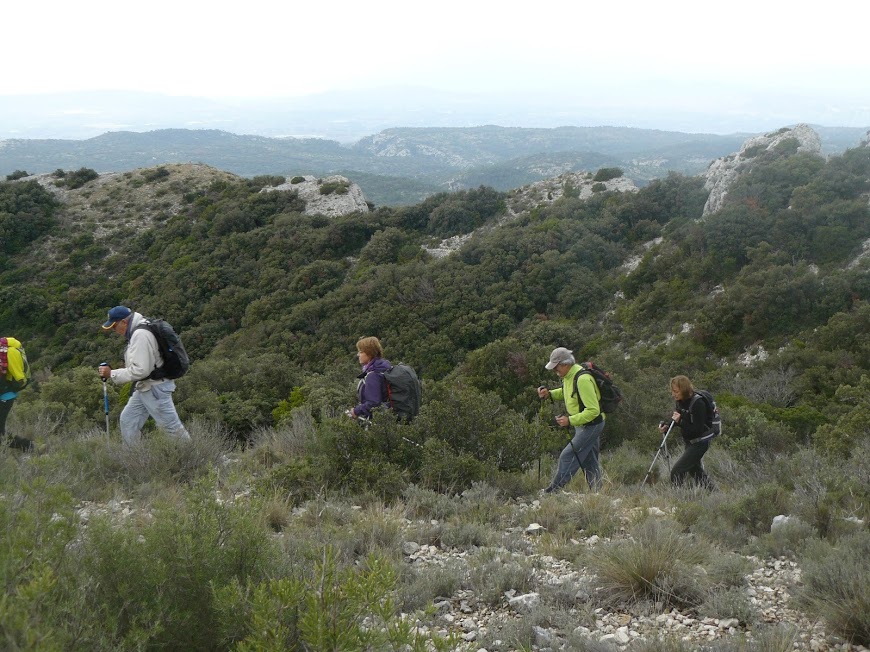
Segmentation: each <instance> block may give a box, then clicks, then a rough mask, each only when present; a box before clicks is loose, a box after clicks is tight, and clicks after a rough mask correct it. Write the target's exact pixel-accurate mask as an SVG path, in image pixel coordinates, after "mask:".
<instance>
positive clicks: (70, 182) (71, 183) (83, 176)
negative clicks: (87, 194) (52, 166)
mask: <svg viewBox="0 0 870 652" xmlns="http://www.w3.org/2000/svg"><path fill="white" fill-rule="evenodd" d="M99 176H100V175H99V174H97V171H96V170H92V169H91V168H79V169H78V170H74V171H72V172H67V173H66V174H65V175H64V176H63V185H64V186H66V187H67V188H69V189H70V190H75V189H76V188H81V187H82V186H83V185H85V184H86V183H87V182H88V181H93V180H94V179H96V178H98V177H99ZM58 185H61V183H60V182H58Z"/></svg>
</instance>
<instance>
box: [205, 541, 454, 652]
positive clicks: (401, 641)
mask: <svg viewBox="0 0 870 652" xmlns="http://www.w3.org/2000/svg"><path fill="white" fill-rule="evenodd" d="M397 579H398V578H397V575H396V573H395V570H394V569H393V567H392V565H391V564H390V563H389V562H385V561H384V560H382V559H380V558H378V557H375V556H372V557H370V558H368V559H366V560H365V563H364V564H362V565H360V566H359V567H358V568H354V567H341V566H340V565H339V563H338V562H337V560H336V557H335V555H334V554H333V553H332V552H331V551H330V550H329V549H328V548H327V549H326V551H325V553H324V555H323V559H322V561H320V562H319V563H318V565H317V567H316V568H315V569H314V572H313V574H312V576H310V577H305V578H302V579H298V578H278V579H273V580H271V581H269V582H262V583H260V584H256V585H255V584H251V583H250V582H249V583H247V584H244V583H242V582H235V583H233V584H230V585H227V586H225V587H220V588H219V589H218V590H217V592H216V596H215V602H216V604H217V608H218V610H219V612H220V613H221V614H223V615H224V617H225V618H224V619H223V620H222V622H223V624H222V626H221V630H222V633H223V638H224V639H225V640H228V641H231V642H232V641H235V642H236V645H235V648H234V649H236V650H239V652H254V651H260V650H347V651H348V652H363V651H365V650H373V649H378V650H380V649H404V646H408V647H407V649H412V650H423V649H427V648H426V646H427V644H428V645H431V646H432V648H433V649H435V650H438V651H441V650H444V651H446V650H447V649H450V647H449V646H450V645H453V644H454V642H453V641H452V640H451V639H449V638H448V639H442V638H441V637H439V636H437V635H435V634H431V635H424V634H422V633H420V632H418V631H414V630H413V629H412V627H411V623H410V622H408V621H406V620H403V619H402V618H400V617H399V614H398V609H397V605H396V602H395V599H394V589H395V587H396V584H397ZM240 622H241V623H243V624H244V625H243V626H242V627H239V626H237V624H238V623H240Z"/></svg>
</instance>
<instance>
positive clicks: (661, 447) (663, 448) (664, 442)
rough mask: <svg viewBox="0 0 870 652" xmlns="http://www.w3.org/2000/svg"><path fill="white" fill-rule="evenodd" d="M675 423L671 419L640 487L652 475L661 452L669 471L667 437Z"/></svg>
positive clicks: (669, 460)
mask: <svg viewBox="0 0 870 652" xmlns="http://www.w3.org/2000/svg"><path fill="white" fill-rule="evenodd" d="M675 423H676V421H674V420H673V419H671V425H669V426H668V429H667V431H666V432H665V436H664V437H663V438H662V443H661V444H659V449H658V450H657V451H656V454H655V457H653V461H652V464H650V465H649V469H648V470H647V472H646V475H645V476H644V478H643V482H641V483H640V486H641V487H642V486H644V485H645V484H646V481H647V480H648V479H649V474H650V473H652V470H653V467H654V466H655V465H656V460H658V459H659V455H660V454H661V452H662V451H665V458H667V460H668V472H670V470H671V459H670V455H668V435H670V434H671V430H673V428H674V424H675Z"/></svg>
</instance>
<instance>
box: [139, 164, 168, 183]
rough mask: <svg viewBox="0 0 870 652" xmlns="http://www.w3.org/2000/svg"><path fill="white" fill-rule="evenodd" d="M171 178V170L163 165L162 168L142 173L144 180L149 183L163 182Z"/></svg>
mask: <svg viewBox="0 0 870 652" xmlns="http://www.w3.org/2000/svg"><path fill="white" fill-rule="evenodd" d="M168 177H169V170H167V169H166V168H165V167H163V166H162V165H161V166H160V167H156V168H151V169H150V170H143V171H142V178H143V179H144V180H145V181H146V182H148V183H154V182H155V181H162V180H164V179H166V178H168Z"/></svg>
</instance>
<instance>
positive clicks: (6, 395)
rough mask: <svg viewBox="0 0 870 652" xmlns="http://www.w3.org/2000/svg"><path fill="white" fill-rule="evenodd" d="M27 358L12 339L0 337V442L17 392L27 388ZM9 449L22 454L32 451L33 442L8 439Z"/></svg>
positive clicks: (15, 438) (20, 347)
mask: <svg viewBox="0 0 870 652" xmlns="http://www.w3.org/2000/svg"><path fill="white" fill-rule="evenodd" d="M27 368H28V367H27V357H26V355H25V354H24V347H22V346H21V342H19V341H18V340H17V339H15V338H14V337H0V441H2V440H3V439H5V438H6V418H7V417H8V416H9V413H10V412H11V411H12V405H13V403H15V399H16V398H17V397H18V392H20V391H21V390H22V389H24V388H25V387H26V386H27V381H28V378H27ZM9 447H10V448H17V449H18V450H22V451H24V452H27V453H29V452H31V451H33V448H34V446H33V440H32V439H27V438H26V437H18V436H17V435H16V436H15V437H10V438H9Z"/></svg>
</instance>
